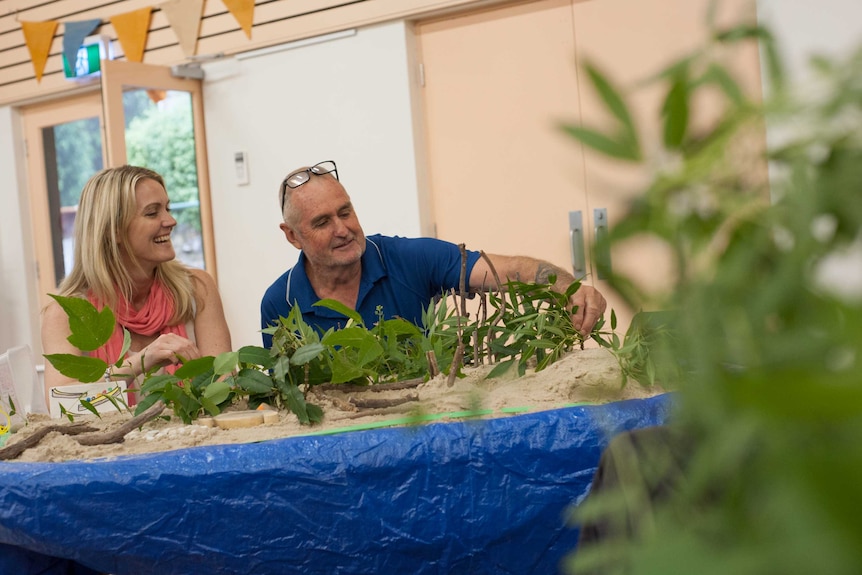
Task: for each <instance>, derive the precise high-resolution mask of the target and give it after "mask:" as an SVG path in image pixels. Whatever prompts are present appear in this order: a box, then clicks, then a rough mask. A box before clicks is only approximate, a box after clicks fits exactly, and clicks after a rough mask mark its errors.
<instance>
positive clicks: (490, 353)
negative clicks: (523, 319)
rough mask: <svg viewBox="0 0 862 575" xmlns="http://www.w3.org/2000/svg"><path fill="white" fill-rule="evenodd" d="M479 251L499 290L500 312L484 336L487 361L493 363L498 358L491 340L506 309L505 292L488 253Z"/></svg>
mask: <svg viewBox="0 0 862 575" xmlns="http://www.w3.org/2000/svg"><path fill="white" fill-rule="evenodd" d="M479 253H480V254H481V255H482V259H484V260H485V263H487V264H488V268H489V269H490V270H491V274H493V276H494V281H495V282H496V283H497V290H498V291H499V292H500V310H499V311H500V313H499V314H497V317H496V318H494V321H493V322H492V323H491V325H489V326H488V335H487V337H486V345H487V346H488V362H489V363H494V362H495V361H496V360H497V359H498V358H497V356H496V355H495V354H494V352H493V351H492V349H491V341H492V340H493V339H494V326H495V325H497V323H498V322H499V321H501V320H502V319H503V314H504V313H505V311H506V292H505V291H504V290H503V284H502V283H501V282H500V275H499V274H498V273H497V268H495V267H494V263H493V262H492V261H491V258H489V257H488V254H486V253H485V252H484V251H480V252H479Z"/></svg>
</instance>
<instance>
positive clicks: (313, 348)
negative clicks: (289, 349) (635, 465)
mask: <svg viewBox="0 0 862 575" xmlns="http://www.w3.org/2000/svg"><path fill="white" fill-rule="evenodd" d="M325 349H326V347H325V346H324V345H323V344H321V343H317V342H315V343H310V344H308V345H303V346H302V347H300V348H299V349H297V350H296V351H295V352H293V355H292V356H290V363H291V364H292V365H305V364H306V363H308V362H310V361H313V360H314V359H315V358H316V357H317V356H318V355H320V354H321V353H323V351H324V350H325Z"/></svg>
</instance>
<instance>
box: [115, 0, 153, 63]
mask: <svg viewBox="0 0 862 575" xmlns="http://www.w3.org/2000/svg"><path fill="white" fill-rule="evenodd" d="M152 12H153V7H152V6H148V7H146V8H141V9H140V10H133V11H132V12H126V13H124V14H117V15H116V16H112V17H111V18H110V20H111V24H112V25H113V26H114V31H115V32H116V33H117V40H119V41H120V46H122V47H123V53H124V54H125V55H126V60H128V61H129V62H143V61H144V47H145V46H146V44H147V34H148V33H149V31H150V15H151V14H152Z"/></svg>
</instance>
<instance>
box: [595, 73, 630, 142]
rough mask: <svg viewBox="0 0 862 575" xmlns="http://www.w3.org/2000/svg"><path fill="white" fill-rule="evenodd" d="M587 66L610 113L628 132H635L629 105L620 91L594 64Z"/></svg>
mask: <svg viewBox="0 0 862 575" xmlns="http://www.w3.org/2000/svg"><path fill="white" fill-rule="evenodd" d="M585 67H586V70H587V74H588V75H589V78H590V81H591V82H592V84H593V87H595V89H596V91H597V92H598V94H599V97H600V98H601V99H602V101H603V102H604V103H605V106H606V107H607V109H608V111H610V113H611V114H613V116H614V117H615V118H616V119H617V120H619V122H620V123H621V124H622V125H623V128H624V131H625V132H626V133H634V122H632V117H631V114H629V110H628V107H627V106H626V104H625V102H623V99H622V98H621V97H620V95H619V92H618V91H617V90H616V89H615V88H614V87H613V86H612V85H611V83H610V81H609V80H608V79H607V78H605V76H604V75H603V74H602V73H601V72H599V70H598V69H597V68H596V67H595V66H594V65H593V64H590V63H587V64H585Z"/></svg>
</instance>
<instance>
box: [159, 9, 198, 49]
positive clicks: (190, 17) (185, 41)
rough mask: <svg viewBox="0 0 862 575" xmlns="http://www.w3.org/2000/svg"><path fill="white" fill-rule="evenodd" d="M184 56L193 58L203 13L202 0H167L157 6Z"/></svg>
mask: <svg viewBox="0 0 862 575" xmlns="http://www.w3.org/2000/svg"><path fill="white" fill-rule="evenodd" d="M159 8H160V9H161V10H162V12H164V13H165V16H166V17H167V19H168V24H170V25H171V28H173V30H174V34H176V35H177V40H179V41H180V48H182V49H183V54H185V55H186V56H194V55H195V51H196V50H197V45H198V33H199V32H200V29H201V17H202V16H203V13H204V0H168V1H167V2H164V3H162V4H159Z"/></svg>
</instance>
